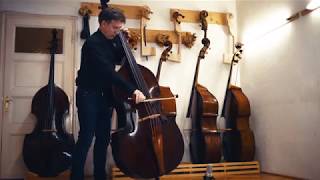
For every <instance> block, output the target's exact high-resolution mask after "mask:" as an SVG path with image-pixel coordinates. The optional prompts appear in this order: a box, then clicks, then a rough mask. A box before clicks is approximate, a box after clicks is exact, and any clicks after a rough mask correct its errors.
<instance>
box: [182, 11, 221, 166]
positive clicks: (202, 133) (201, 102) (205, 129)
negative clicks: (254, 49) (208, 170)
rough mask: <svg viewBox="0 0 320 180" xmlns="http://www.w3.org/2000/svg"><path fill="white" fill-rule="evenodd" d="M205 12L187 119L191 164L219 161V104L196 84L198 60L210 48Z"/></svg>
mask: <svg viewBox="0 0 320 180" xmlns="http://www.w3.org/2000/svg"><path fill="white" fill-rule="evenodd" d="M207 16H208V12H207V11H201V12H200V20H201V24H202V30H204V38H203V39H202V44H203V47H202V49H201V50H200V52H199V56H198V60H197V66H196V72H195V75H194V80H193V87H192V92H191V96H190V101H189V107H188V112H187V117H191V120H192V130H191V137H190V152H191V161H192V162H193V163H215V162H219V161H220V159H221V138H220V132H219V131H218V128H217V122H216V120H217V115H218V108H219V104H218V101H217V99H216V97H215V96H214V95H213V94H211V93H210V92H209V91H208V89H207V88H206V87H204V86H202V85H200V84H199V83H198V80H197V79H198V73H199V66H200V60H201V59H204V58H205V54H206V52H207V50H208V48H209V46H210V40H209V39H208V38H207V21H206V19H205V18H206V17H207Z"/></svg>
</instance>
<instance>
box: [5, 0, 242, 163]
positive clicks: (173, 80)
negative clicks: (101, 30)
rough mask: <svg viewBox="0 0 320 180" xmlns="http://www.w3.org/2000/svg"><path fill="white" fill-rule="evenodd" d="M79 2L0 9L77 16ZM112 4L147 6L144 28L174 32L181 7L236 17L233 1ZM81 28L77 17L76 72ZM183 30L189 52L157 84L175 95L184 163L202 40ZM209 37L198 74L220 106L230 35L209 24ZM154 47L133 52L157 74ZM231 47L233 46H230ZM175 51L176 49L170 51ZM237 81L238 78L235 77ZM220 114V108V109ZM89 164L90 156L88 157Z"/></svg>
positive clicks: (12, 3) (93, 22) (166, 67)
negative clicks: (173, 14)
mask: <svg viewBox="0 0 320 180" xmlns="http://www.w3.org/2000/svg"><path fill="white" fill-rule="evenodd" d="M80 2H81V1H80V0H68V1H65V0H46V1H43V0H24V1H20V0H0V10H10V11H19V12H28V13H35V14H50V15H71V16H78V9H79V7H80ZM86 2H97V3H99V1H98V0H90V1H88V0H86ZM110 3H113V4H126V5H130V4H131V5H147V6H149V7H150V8H151V10H152V11H153V14H152V15H151V21H149V22H148V26H147V29H165V30H173V23H172V22H170V21H169V19H170V17H169V11H170V8H181V9H189V10H203V9H205V10H207V11H213V12H229V13H232V14H234V15H235V19H236V14H235V0H225V1H219V0H211V1H205V0H204V1H192V0H184V1H183V0H176V1H174V3H173V1H171V0H144V1H138V0H135V1H132V0H131V1H124V0H111V1H110ZM90 27H91V33H93V32H94V31H95V30H96V29H97V27H98V24H97V18H96V17H91V19H90ZM127 27H139V21H137V20H128V22H127ZM81 28H82V19H81V17H80V16H78V27H77V28H76V29H77V30H76V31H77V36H78V37H77V38H78V39H77V46H76V48H77V49H76V52H77V53H76V56H75V57H76V58H77V59H76V64H77V65H76V67H75V68H76V69H77V68H78V67H79V61H80V48H81V45H82V43H83V42H82V41H81V40H80V39H79V34H80V31H81ZM182 31H190V32H192V33H196V35H197V40H196V42H195V45H194V46H193V47H192V49H188V48H186V47H184V46H182V49H181V53H182V62H181V63H174V62H165V63H163V66H162V72H161V77H160V83H159V84H160V85H163V86H170V87H171V90H172V92H173V93H174V94H178V95H179V98H178V99H177V119H176V121H177V124H178V126H179V128H180V129H181V131H182V132H183V133H184V137H185V142H186V144H185V156H184V159H183V161H189V148H188V147H189V140H188V137H189V131H188V130H189V129H190V119H188V118H186V113H187V108H188V103H189V96H190V91H191V86H192V82H193V76H194V71H195V65H196V61H197V57H198V54H199V50H200V49H201V47H202V44H201V39H202V37H203V31H201V28H200V26H199V24H196V23H182ZM208 38H209V39H210V40H211V50H209V51H208V54H207V55H206V58H205V59H204V60H202V61H201V65H200V72H199V79H198V81H199V83H200V84H202V85H204V86H206V87H207V88H208V89H209V91H210V92H212V93H213V94H214V95H215V96H216V97H217V99H218V101H219V103H220V107H222V103H223V98H224V93H225V88H226V83H227V78H228V77H227V76H228V70H229V65H228V64H223V62H222V60H223V54H228V53H230V52H231V51H232V50H231V49H230V45H231V44H230V38H231V37H230V36H229V35H228V31H227V28H226V27H223V26H220V25H215V24H209V26H208ZM150 45H151V46H154V47H156V48H157V53H156V56H155V57H149V61H146V60H145V58H141V57H140V49H138V50H137V51H136V52H134V54H135V57H136V60H137V61H138V63H140V64H142V65H144V66H146V67H148V68H149V69H150V70H151V71H153V72H154V73H156V70H157V65H158V61H159V58H160V54H161V52H162V51H163V48H159V47H158V46H157V45H156V44H150ZM231 46H232V45H231ZM173 51H175V49H173ZM238 79H239V78H238ZM220 111H221V108H220ZM89 161H91V157H89Z"/></svg>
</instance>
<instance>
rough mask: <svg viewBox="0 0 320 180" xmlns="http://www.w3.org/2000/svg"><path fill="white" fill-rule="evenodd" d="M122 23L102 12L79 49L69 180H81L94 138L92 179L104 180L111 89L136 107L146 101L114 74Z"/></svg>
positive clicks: (115, 12) (107, 11)
mask: <svg viewBox="0 0 320 180" xmlns="http://www.w3.org/2000/svg"><path fill="white" fill-rule="evenodd" d="M125 20H126V19H125V16H124V14H123V13H122V12H120V11H118V10H116V9H112V8H106V9H103V10H102V11H101V12H100V14H99V17H98V21H99V29H98V30H97V31H96V32H95V33H93V34H92V35H91V36H90V37H89V38H88V39H87V40H86V41H85V43H84V45H83V46H82V49H81V65H80V70H79V71H78V77H77V79H76V85H77V91H76V105H77V108H78V118H79V124H80V131H79V136H78V141H77V143H76V145H75V149H74V152H73V158H72V171H71V180H83V179H84V164H85V160H86V157H87V153H88V150H89V148H90V145H91V142H92V140H93V137H95V144H94V151H93V153H94V154H93V161H94V178H95V180H105V179H106V172H105V166H106V154H107V146H108V144H109V141H110V129H111V116H112V109H113V104H114V99H113V93H112V86H116V87H119V88H120V89H122V90H123V91H125V92H127V93H128V94H132V97H133V98H134V100H135V103H139V102H142V101H143V100H145V96H144V94H143V93H142V92H141V91H140V90H138V89H135V88H134V86H133V85H132V84H130V83H129V82H127V81H126V80H124V79H123V78H122V77H121V76H120V75H119V74H118V73H117V72H116V71H115V65H116V64H120V62H121V59H122V57H124V55H125V54H124V50H123V48H122V46H121V42H120V39H119V36H118V33H119V31H120V29H121V28H122V27H123V25H124V23H125Z"/></svg>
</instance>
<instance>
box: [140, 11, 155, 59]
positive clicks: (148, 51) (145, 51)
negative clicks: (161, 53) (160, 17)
mask: <svg viewBox="0 0 320 180" xmlns="http://www.w3.org/2000/svg"><path fill="white" fill-rule="evenodd" d="M150 14H152V11H151V10H150V8H149V7H147V6H144V8H142V9H141V17H140V35H141V38H140V39H141V44H140V45H141V56H143V57H146V60H148V56H155V55H156V49H155V48H154V47H147V21H148V20H150V17H149V16H150Z"/></svg>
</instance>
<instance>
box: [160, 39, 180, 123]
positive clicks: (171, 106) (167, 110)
mask: <svg viewBox="0 0 320 180" xmlns="http://www.w3.org/2000/svg"><path fill="white" fill-rule="evenodd" d="M163 44H164V46H167V48H166V49H165V50H164V51H163V52H162V53H161V56H160V60H159V64H158V69H157V74H156V79H157V81H158V82H159V80H160V73H161V67H162V62H164V61H167V60H168V57H169V52H170V51H171V49H172V42H171V41H170V40H169V36H166V37H165V38H164V42H163ZM160 97H161V98H167V97H171V98H167V99H166V100H163V101H161V111H162V113H163V114H164V115H165V116H167V117H168V118H169V119H171V120H174V121H175V120H176V114H177V108H176V100H175V98H174V95H173V94H172V92H171V90H170V87H166V86H160Z"/></svg>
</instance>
